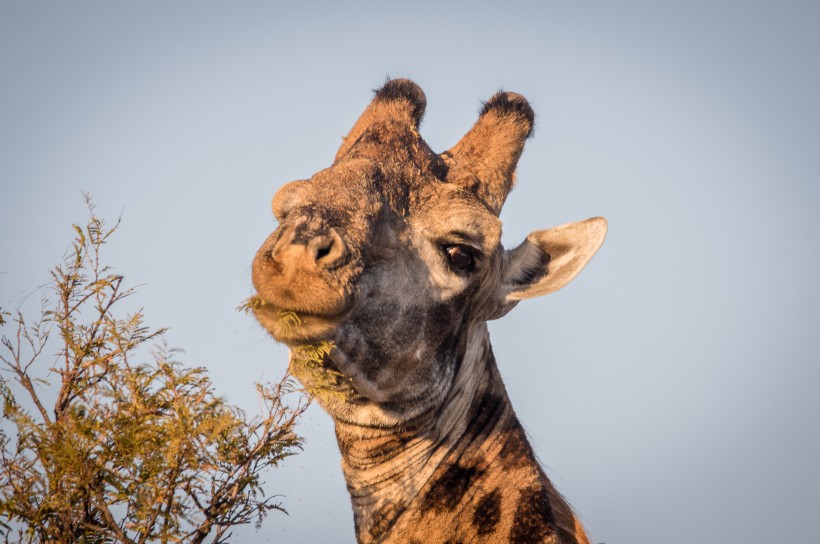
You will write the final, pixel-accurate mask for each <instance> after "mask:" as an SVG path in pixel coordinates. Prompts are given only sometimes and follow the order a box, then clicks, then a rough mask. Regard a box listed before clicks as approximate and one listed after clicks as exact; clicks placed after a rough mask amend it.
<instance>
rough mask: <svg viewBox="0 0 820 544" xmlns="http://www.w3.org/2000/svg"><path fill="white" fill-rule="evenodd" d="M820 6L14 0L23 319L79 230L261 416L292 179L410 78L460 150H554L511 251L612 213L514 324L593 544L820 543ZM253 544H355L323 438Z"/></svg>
mask: <svg viewBox="0 0 820 544" xmlns="http://www.w3.org/2000/svg"><path fill="white" fill-rule="evenodd" d="M818 25H820V4H818V3H817V2H810V1H787V0H780V1H774V0H769V1H756V0H747V1H743V2H741V1H728V0H712V1H708V2H707V1H704V0H692V1H689V2H649V1H638V0H625V1H622V2H604V1H580V2H569V1H563V2H559V1H544V2H535V1H531V2H517V1H508V2H503V3H500V2H494V3H490V2H427V1H417V2H403V3H392V2H356V1H351V2H327V3H313V2H302V3H296V2H287V3H285V2H282V3H277V2H242V1H238V2H159V1H152V2H139V3H125V2H103V1H97V2H88V1H86V2H71V3H68V2H42V1H34V2H13V1H5V2H2V3H0V78H1V80H2V84H0V232H2V237H0V272H2V273H3V274H2V275H0V304H3V305H4V306H5V305H6V304H7V303H8V302H9V301H13V300H15V299H16V297H18V296H19V294H20V293H21V292H24V291H27V290H30V289H31V288H32V287H33V286H35V285H38V284H42V283H43V282H45V280H46V279H47V270H48V268H49V267H50V266H51V265H53V264H54V263H55V261H56V260H57V259H58V257H59V256H60V255H61V253H62V251H63V250H64V248H65V247H66V246H67V244H68V242H69V240H70V238H71V231H70V225H71V223H80V222H82V221H83V220H84V218H85V209H84V205H83V202H82V197H81V191H88V192H90V193H91V194H92V195H93V196H94V198H95V200H96V202H97V204H98V211H99V212H100V213H101V214H102V215H104V216H106V217H108V218H110V219H111V220H114V219H115V218H116V217H117V216H118V215H119V214H120V213H122V216H123V223H122V227H121V229H120V232H119V234H118V235H117V237H116V238H115V239H114V241H113V242H112V244H111V246H110V247H109V253H108V255H109V262H111V264H113V265H114V266H115V267H116V268H117V270H118V271H119V272H122V273H124V274H125V275H126V277H127V278H128V279H129V280H130V282H131V283H132V284H145V285H144V286H143V287H142V288H141V290H140V292H139V294H138V295H137V296H138V303H139V304H140V305H142V306H144V307H145V309H146V313H147V316H148V319H149V322H150V323H151V324H153V325H154V326H170V327H171V331H170V333H169V334H168V338H169V340H170V342H171V343H172V344H173V345H175V346H180V347H182V348H184V349H185V350H186V355H185V358H184V360H185V362H187V363H188V364H201V365H205V366H207V367H208V368H209V369H210V372H211V375H212V377H213V378H214V381H215V383H216V385H217V388H218V391H219V392H220V393H222V394H224V395H225V396H226V397H227V398H228V399H229V400H230V401H232V402H234V403H236V404H239V405H240V406H243V407H245V408H246V409H248V410H249V411H251V412H252V411H254V410H256V406H257V405H256V401H255V400H254V392H253V391H254V390H253V385H252V382H253V381H257V380H261V379H269V378H274V377H276V376H278V375H279V374H281V373H282V372H283V371H284V369H285V365H286V352H285V350H284V349H283V348H282V347H281V346H278V345H276V344H275V343H274V342H273V341H272V340H270V339H269V338H267V337H266V335H265V334H264V333H263V332H262V330H261V329H260V327H258V326H257V325H256V324H255V323H254V322H253V320H252V319H251V318H249V317H247V316H245V315H243V314H241V313H238V312H236V311H235V307H236V306H237V305H238V304H239V302H240V301H242V300H243V299H244V298H245V297H246V296H248V295H249V294H250V292H251V283H250V262H251V259H252V258H253V255H254V252H255V251H256V249H257V248H258V246H259V245H260V244H261V242H262V241H263V240H264V238H265V237H266V235H267V234H268V233H269V231H270V230H271V229H272V228H273V227H274V221H273V218H272V215H271V213H270V209H269V203H270V198H271V197H272V195H273V193H274V192H275V190H276V189H277V187H279V186H280V185H282V184H283V183H285V182H287V181H290V180H293V179H298V178H304V177H307V176H309V175H311V174H312V173H314V172H315V171H317V170H319V169H321V168H324V167H326V166H328V165H329V164H330V162H331V160H332V157H333V155H334V153H335V151H336V148H337V146H338V144H339V143H340V137H341V136H342V135H343V134H344V133H346V132H347V130H348V129H349V128H350V127H351V126H352V124H353V122H354V121H355V119H356V117H357V116H358V114H359V113H360V112H361V110H362V109H363V108H364V107H365V105H366V104H367V103H368V101H369V100H370V97H371V92H370V90H371V89H373V88H375V87H377V86H379V85H380V84H381V82H382V81H383V80H384V78H385V76H387V75H388V74H389V75H391V76H403V77H410V78H413V79H414V80H416V81H417V82H418V83H419V84H420V85H421V86H422V87H423V88H424V90H425V92H426V94H427V98H428V108H427V115H426V119H425V121H424V122H423V124H422V127H421V132H422V135H423V136H424V137H425V138H426V139H427V141H428V143H430V145H431V146H432V147H433V148H434V149H437V150H444V149H446V148H448V147H449V146H450V145H452V144H453V143H454V142H455V141H456V140H457V139H458V138H459V137H460V136H461V135H462V134H463V133H464V132H466V131H467V130H468V129H469V127H470V126H471V124H472V122H473V121H474V120H475V118H476V114H477V111H478V108H479V105H480V101H481V100H485V99H487V98H488V97H489V96H491V95H492V94H493V93H494V92H495V91H496V90H498V89H500V88H504V89H506V90H511V91H516V92H519V93H522V94H524V95H525V96H526V97H527V98H528V99H529V100H530V101H531V103H532V105H533V107H534V109H535V111H536V115H537V120H536V123H537V125H536V132H535V136H534V138H532V139H531V140H530V141H529V142H528V144H527V148H526V150H525V152H524V155H523V157H522V159H521V162H520V163H519V170H518V174H519V177H518V180H519V182H518V186H517V188H516V189H515V190H514V191H513V193H512V194H511V195H510V197H509V199H508V201H507V206H506V208H505V210H504V212H503V214H502V219H503V220H504V228H505V230H504V242H505V244H506V245H507V246H514V245H516V244H517V243H518V242H520V240H521V239H522V238H523V237H524V236H525V235H526V234H527V233H528V232H529V231H531V230H535V229H541V228H546V227H549V226H553V225H557V224H561V223H564V222H567V221H574V220H579V219H584V218H587V217H590V216H594V215H603V216H606V217H607V218H608V219H609V225H610V231H609V237H608V239H607V241H606V243H605V244H604V247H603V248H602V250H601V252H600V253H599V254H598V255H597V256H596V257H595V258H594V259H593V261H592V262H591V263H590V265H589V266H588V268H587V270H585V271H584V272H583V273H582V274H581V275H580V276H579V277H578V278H577V279H576V280H575V281H574V282H573V283H572V284H571V285H570V286H568V287H566V288H565V289H564V290H562V291H561V292H559V293H556V294H554V295H551V296H549V297H546V298H544V299H539V300H536V301H527V302H524V303H522V304H521V305H520V306H519V307H518V308H516V310H515V311H513V312H512V313H511V314H510V315H508V316H507V317H505V318H504V319H503V320H500V321H498V322H494V323H493V324H492V325H491V331H492V337H493V345H494V348H495V351H496V355H497V359H498V361H499V366H500V368H501V372H502V375H503V376H504V378H505V381H506V383H507V386H508V389H509V393H510V397H511V398H512V401H513V404H514V406H515V408H516V410H517V412H518V414H519V416H520V418H521V420H522V421H523V422H524V424H525V426H526V427H527V429H528V430H529V433H530V435H531V437H532V442H533V444H534V447H535V449H536V451H537V452H538V454H539V456H540V458H541V460H542V461H543V463H544V465H545V466H546V468H547V471H548V473H549V474H550V475H551V477H552V478H553V479H554V481H555V483H556V485H557V486H558V487H559V488H560V489H561V490H562V491H563V492H564V493H565V494H566V495H567V497H568V498H569V499H570V502H572V504H573V505H574V506H575V508H576V509H577V510H578V512H579V514H580V516H581V518H582V519H583V520H584V522H585V523H586V524H587V526H588V529H589V531H590V533H591V535H592V538H593V541H594V542H606V543H607V544H657V543H664V544H678V543H680V544H683V543H689V542H692V541H697V542H703V543H724V542H743V543H746V544H753V543H761V544H763V543H771V542H811V541H816V540H817V528H816V526H817V524H816V519H815V518H816V516H817V513H818V512H820V491H819V490H820V470H818V468H817V459H820V424H819V423H818V414H820V394H818V390H820V366H819V365H818V363H820V360H819V359H820V357H818V352H820V346H819V345H818V343H819V341H818V338H820V334H818V323H819V322H820V319H818V316H817V308H818V307H820V296H819V295H818V293H820V291H819V290H818V288H817V286H816V284H815V282H816V281H817V278H820V259H818V234H820V218H818V214H817V207H818V204H820V179H818V177H819V175H820V107H819V106H818V97H820V32H818V31H817V29H818ZM302 431H303V433H304V434H305V435H306V436H307V444H306V450H305V452H304V453H303V454H301V455H299V456H297V457H295V458H293V459H291V460H290V461H289V462H288V463H287V465H286V466H285V467H284V468H282V469H280V470H278V471H276V472H275V473H273V474H271V475H270V478H269V484H270V486H271V489H272V490H275V491H276V492H278V493H281V494H283V495H284V496H285V497H284V499H283V500H284V504H285V506H286V507H287V508H288V509H289V511H290V515H289V516H287V517H286V516H283V515H275V514H274V515H272V517H270V518H269V519H268V521H267V522H266V523H265V525H264V526H263V528H262V529H261V531H260V532H259V533H255V531H254V530H253V528H246V529H243V530H242V531H240V534H239V536H240V537H241V538H239V539H237V540H238V541H242V542H273V541H285V542H294V543H310V542H352V541H353V522H352V515H351V513H350V507H349V504H348V498H347V494H346V491H345V488H344V482H343V479H342V476H341V470H340V468H339V454H338V450H337V448H336V444H335V439H334V437H333V432H332V426H331V423H330V420H329V418H328V417H327V416H326V415H324V413H322V412H321V410H319V409H318V408H316V407H314V408H313V409H311V411H310V412H309V414H308V415H307V417H306V419H305V422H304V425H303V426H302Z"/></svg>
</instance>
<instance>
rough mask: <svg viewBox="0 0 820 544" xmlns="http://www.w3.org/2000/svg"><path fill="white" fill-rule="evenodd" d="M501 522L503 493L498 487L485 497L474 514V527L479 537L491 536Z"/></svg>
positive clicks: (479, 502)
mask: <svg viewBox="0 0 820 544" xmlns="http://www.w3.org/2000/svg"><path fill="white" fill-rule="evenodd" d="M499 521H501V491H500V490H499V489H498V488H497V487H496V488H495V489H493V490H492V491H490V492H489V493H487V494H486V495H484V496H483V497H482V498H481V499H480V500H479V501H478V504H477V505H476V508H475V512H473V526H474V527H475V530H476V532H477V533H478V534H479V535H482V536H483V535H491V534H493V533H494V532H495V528H496V526H497V525H498V522H499Z"/></svg>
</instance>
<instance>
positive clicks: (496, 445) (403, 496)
mask: <svg viewBox="0 0 820 544" xmlns="http://www.w3.org/2000/svg"><path fill="white" fill-rule="evenodd" d="M425 105H426V99H425V96H424V93H423V92H422V91H421V89H420V88H419V87H418V86H417V85H416V84H415V83H413V82H411V81H409V80H405V79H396V80H391V81H388V82H387V83H386V84H385V85H384V86H383V87H382V88H381V89H379V90H377V91H376V94H375V97H374V98H373V101H372V102H371V103H370V105H369V106H368V107H367V108H366V109H365V111H364V113H363V114H362V115H361V116H360V117H359V119H358V120H357V122H356V123H355V125H354V126H353V129H352V130H351V131H350V133H349V134H348V135H347V136H346V137H345V138H344V140H343V142H342V145H341V147H340V149H339V151H338V153H337V154H336V157H335V160H334V161H333V164H332V165H331V166H330V167H329V168H327V169H325V170H322V171H320V172H318V173H316V174H314V175H313V176H312V177H311V178H310V179H306V180H300V181H294V182H291V183H289V184H287V185H285V186H284V187H282V188H281V189H280V190H279V191H278V192H277V194H276V195H275V197H274V199H273V212H274V214H275V216H276V218H277V220H278V221H279V226H278V228H277V229H276V230H275V231H274V232H273V233H272V234H271V235H270V236H269V237H268V239H267V240H266V241H265V243H264V244H263V245H262V247H261V248H260V249H259V251H258V253H257V255H256V258H255V259H254V263H253V284H254V286H255V288H256V291H257V302H258V303H257V304H255V305H254V308H253V311H254V314H255V316H256V318H257V319H258V320H259V322H260V323H261V324H262V325H263V326H264V327H265V328H266V329H267V330H268V331H269V332H270V333H271V335H273V337H274V338H276V339H277V340H279V341H281V342H283V343H285V344H287V345H288V346H289V347H290V348H291V361H290V368H291V371H292V372H293V374H294V375H295V376H296V377H297V378H298V379H299V380H301V381H302V382H303V384H304V385H305V387H306V388H307V389H308V390H311V391H313V392H315V394H316V397H317V399H318V401H319V402H320V404H321V405H322V406H323V407H324V408H325V409H326V410H327V412H328V413H329V414H330V415H331V417H332V418H333V420H334V423H335V427H336V436H337V439H338V443H339V449H340V451H341V454H342V469H343V471H344V475H345V479H346V482H347V487H348V490H349V491H350V495H351V501H352V506H353V514H354V523H355V526H356V536H357V539H358V540H359V542H362V543H369V542H424V543H434V542H439V543H444V542H451V543H455V542H461V541H463V542H468V541H469V542H511V543H524V542H555V543H562V544H568V543H572V544H582V543H586V542H587V537H586V536H585V533H584V530H583V528H582V526H581V524H580V523H579V522H578V519H577V518H576V516H575V515H574V514H573V512H572V510H571V509H570V507H569V506H568V504H567V503H566V501H565V500H564V499H563V498H562V497H561V495H560V494H559V493H558V492H557V491H556V490H555V488H554V487H553V486H552V484H551V483H550V481H549V479H548V478H547V476H546V475H545V473H544V471H543V470H542V468H541V467H540V466H539V464H538V462H537V459H536V457H535V455H534V453H533V451H532V449H531V447H530V445H529V443H528V442H527V438H526V435H525V432H524V430H523V428H522V427H521V425H520V423H519V421H518V419H517V417H516V415H515V412H514V411H513V409H512V406H511V404H510V401H509V398H508V396H507V392H506V390H505V388H504V384H503V382H502V380H501V376H500V374H499V372H498V368H497V366H496V363H495V360H494V358H493V353H492V349H491V346H490V339H489V334H488V331H487V321H488V320H490V319H496V318H499V317H501V316H503V315H504V314H506V313H507V312H509V311H510V310H511V309H512V308H513V307H514V306H515V305H516V304H517V303H518V302H519V301H521V300H523V299H526V298H531V297H535V296H540V295H544V294H547V293H550V292H553V291H555V290H557V289H560V288H561V287H563V286H564V285H566V284H567V283H568V282H569V281H570V280H572V279H573V278H574V277H575V276H576V275H577V274H578V272H579V271H580V270H581V269H582V268H583V267H584V266H585V265H586V264H587V263H588V262H589V260H590V259H591V258H592V256H593V255H594V254H595V252H596V251H597V250H598V248H599V247H600V246H601V244H602V243H603V241H604V237H605V235H606V221H605V220H604V219H603V218H592V219H588V220H586V221H581V222H578V223H571V224H567V225H563V226H560V227H556V228H553V229H549V230H542V231H535V232H533V233H532V234H530V235H529V236H528V237H527V238H526V240H524V241H523V242H522V243H521V245H519V246H518V247H516V248H515V249H512V250H505V249H504V248H503V247H502V245H501V222H500V220H499V218H498V214H499V213H500V211H501V207H502V206H503V205H504V201H505V199H506V197H507V194H508V193H509V191H510V190H511V189H512V186H513V183H514V173H515V168H516V164H517V162H518V159H519V157H520V155H521V152H522V151H523V149H524V142H525V141H526V139H527V138H528V137H529V135H530V134H531V132H532V127H533V121H534V114H533V111H532V109H531V108H530V106H529V104H528V103H527V101H526V100H525V99H524V98H523V97H522V96H520V95H518V94H515V93H504V92H501V93H498V94H496V95H495V96H493V97H492V98H490V100H489V101H487V102H486V103H485V104H484V106H483V108H482V110H481V112H480V115H479V118H478V120H477V121H476V123H475V125H474V126H473V127H472V128H471V129H470V131H469V132H467V134H466V135H465V136H464V137H463V138H462V139H461V140H460V141H459V142H458V143H457V144H456V145H455V146H453V147H452V148H451V149H449V150H448V151H445V152H443V153H440V154H439V153H435V152H433V151H432V150H431V149H430V147H428V145H427V144H426V143H425V142H424V140H423V139H422V138H421V136H420V135H419V132H418V125H419V122H420V121H421V118H422V116H423V114H424V110H425Z"/></svg>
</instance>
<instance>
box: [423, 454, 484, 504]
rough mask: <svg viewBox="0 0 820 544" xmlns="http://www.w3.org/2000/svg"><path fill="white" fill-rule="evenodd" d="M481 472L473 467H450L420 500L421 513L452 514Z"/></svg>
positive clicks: (458, 464) (456, 464) (455, 465)
mask: <svg viewBox="0 0 820 544" xmlns="http://www.w3.org/2000/svg"><path fill="white" fill-rule="evenodd" d="M481 474H482V471H481V470H480V469H479V468H478V467H476V466H475V465H470V466H463V465H461V464H460V463H455V464H453V465H451V466H450V467H449V468H448V469H447V470H446V471H445V472H444V474H442V475H441V476H439V477H438V479H437V480H435V481H434V482H433V484H432V485H431V486H430V489H429V490H428V491H427V494H426V495H425V496H424V498H423V499H422V503H421V512H422V513H426V512H429V511H431V510H432V511H434V512H436V513H441V512H452V511H453V510H455V508H456V506H458V505H459V504H460V503H461V501H462V500H463V498H464V496H465V495H466V494H467V492H468V491H469V490H470V488H471V487H472V485H473V482H475V480H476V479H478V477H479V476H481Z"/></svg>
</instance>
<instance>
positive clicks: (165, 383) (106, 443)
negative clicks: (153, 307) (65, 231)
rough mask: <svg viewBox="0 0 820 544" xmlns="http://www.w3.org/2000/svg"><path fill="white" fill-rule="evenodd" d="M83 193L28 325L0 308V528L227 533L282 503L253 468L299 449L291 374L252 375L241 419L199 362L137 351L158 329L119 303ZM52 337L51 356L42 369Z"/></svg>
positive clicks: (103, 538)
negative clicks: (186, 363)
mask: <svg viewBox="0 0 820 544" xmlns="http://www.w3.org/2000/svg"><path fill="white" fill-rule="evenodd" d="M88 204H89V209H90V211H91V214H90V215H91V217H90V219H89V222H88V224H87V225H86V226H85V227H82V228H81V227H79V226H76V225H75V227H74V230H75V238H74V242H73V244H72V246H71V248H70V250H69V251H68V252H67V254H66V256H65V257H64V260H63V263H62V264H61V265H59V266H57V267H56V268H55V269H54V270H53V271H52V281H51V283H50V285H49V293H50V295H51V297H53V302H52V300H51V299H50V298H48V297H46V298H44V299H43V301H42V310H41V313H40V315H39V316H38V319H37V320H35V321H33V322H29V321H28V320H27V319H26V317H25V316H24V314H23V312H22V311H20V310H18V311H16V312H14V313H12V314H9V313H0V316H5V317H7V318H8V319H2V321H0V325H2V326H3V328H6V327H10V326H13V325H15V324H16V327H15V330H14V332H13V333H12V334H11V336H6V335H3V337H2V344H3V348H4V350H3V351H2V352H1V353H0V367H2V370H3V373H2V374H0V399H2V403H3V427H2V428H0V462H2V465H0V520H5V521H0V535H4V536H5V540H6V542H26V543H29V542H36V543H45V542H50V543H51V542H54V543H81V542H82V543H91V542H95V543H96V542H100V543H102V542H120V543H144V542H163V543H166V542H183V541H184V542H194V543H199V542H205V541H206V539H210V540H209V541H210V542H213V543H218V542H226V541H227V539H228V537H229V536H230V533H229V531H230V528H231V527H233V526H236V525H239V524H245V523H251V522H256V524H257V526H258V525H259V524H261V522H262V520H263V519H264V517H265V516H266V515H267V514H268V513H269V512H270V511H271V510H283V508H282V506H281V504H279V503H278V502H277V501H276V500H275V499H276V497H275V496H272V495H270V494H268V493H266V492H265V490H264V489H263V487H262V479H261V478H262V473H263V471H264V470H265V469H266V468H268V467H273V466H276V465H277V464H278V463H279V462H280V461H282V460H283V459H284V458H286V457H288V456H289V455H293V454H294V453H295V452H296V451H297V450H298V449H300V448H301V445H302V440H301V438H299V437H298V436H297V435H296V434H295V433H294V425H295V424H296V422H297V420H298V418H299V416H300V415H301V414H302V413H303V411H304V410H305V408H306V402H305V400H304V397H302V396H300V395H299V394H298V392H296V385H295V383H294V382H293V381H292V380H291V379H290V378H288V377H285V378H283V379H282V380H281V381H280V382H278V383H274V384H265V385H257V390H258V393H259V396H260V399H261V404H262V405H263V406H264V410H263V413H262V414H261V415H260V416H256V417H252V418H249V417H247V416H246V415H245V414H244V413H243V412H242V411H241V410H239V409H238V408H236V407H234V406H231V405H229V404H228V403H226V402H225V401H224V400H223V399H222V398H220V397H219V396H217V395H216V393H215V392H214V389H213V385H212V383H211V381H210V380H209V378H208V376H207V374H206V371H205V369H203V368H185V367H183V366H182V365H181V364H180V363H179V362H178V361H177V360H176V356H177V353H176V352H175V351H173V350H170V349H168V348H167V347H165V346H164V345H161V346H160V347H159V348H155V349H154V350H153V353H152V354H151V356H150V357H148V361H147V362H146V361H143V359H144V358H146V354H145V351H146V350H145V349H144V348H146V347H147V346H148V345H150V344H152V343H156V342H157V340H159V339H160V338H161V337H162V335H163V334H164V332H165V330H164V329H159V330H152V329H149V328H148V327H147V326H146V325H145V324H144V321H143V315H142V312H141V311H138V312H135V313H133V314H130V315H124V316H122V317H117V315H116V314H115V311H118V309H119V308H120V307H121V303H122V301H123V300H124V299H125V298H127V297H129V296H131V295H132V294H133V292H134V291H133V290H132V289H126V288H124V286H123V277H122V276H120V275H117V274H114V273H113V271H112V270H111V269H110V268H109V267H107V266H104V265H102V264H101V260H100V250H101V248H102V247H103V246H104V245H105V244H106V242H107V241H108V239H109V237H110V236H111V235H112V234H113V233H114V232H115V231H116V229H117V225H115V226H114V227H113V228H108V227H106V225H105V224H104V223H103V221H102V220H101V219H99V218H97V217H96V216H95V215H94V207H93V204H92V203H91V202H90V200H88ZM52 347H54V351H56V353H57V357H56V359H51V361H53V366H52V367H51V368H43V364H44V363H45V364H46V366H47V365H48V362H46V361H48V360H49V359H48V358H47V356H46V355H45V353H46V352H47V351H49V350H51V349H52ZM44 360H45V361H44ZM44 376H46V377H48V378H49V380H46V379H44V378H43V377H44ZM52 381H53V382H55V383H54V384H53V385H52V383H51V382H52ZM291 398H295V399H296V400H294V401H293V403H290V404H289V403H288V402H287V401H288V400H289V399H291ZM47 399H48V400H49V401H53V402H47ZM47 405H48V406H49V408H48V409H47V408H46V406H47Z"/></svg>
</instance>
